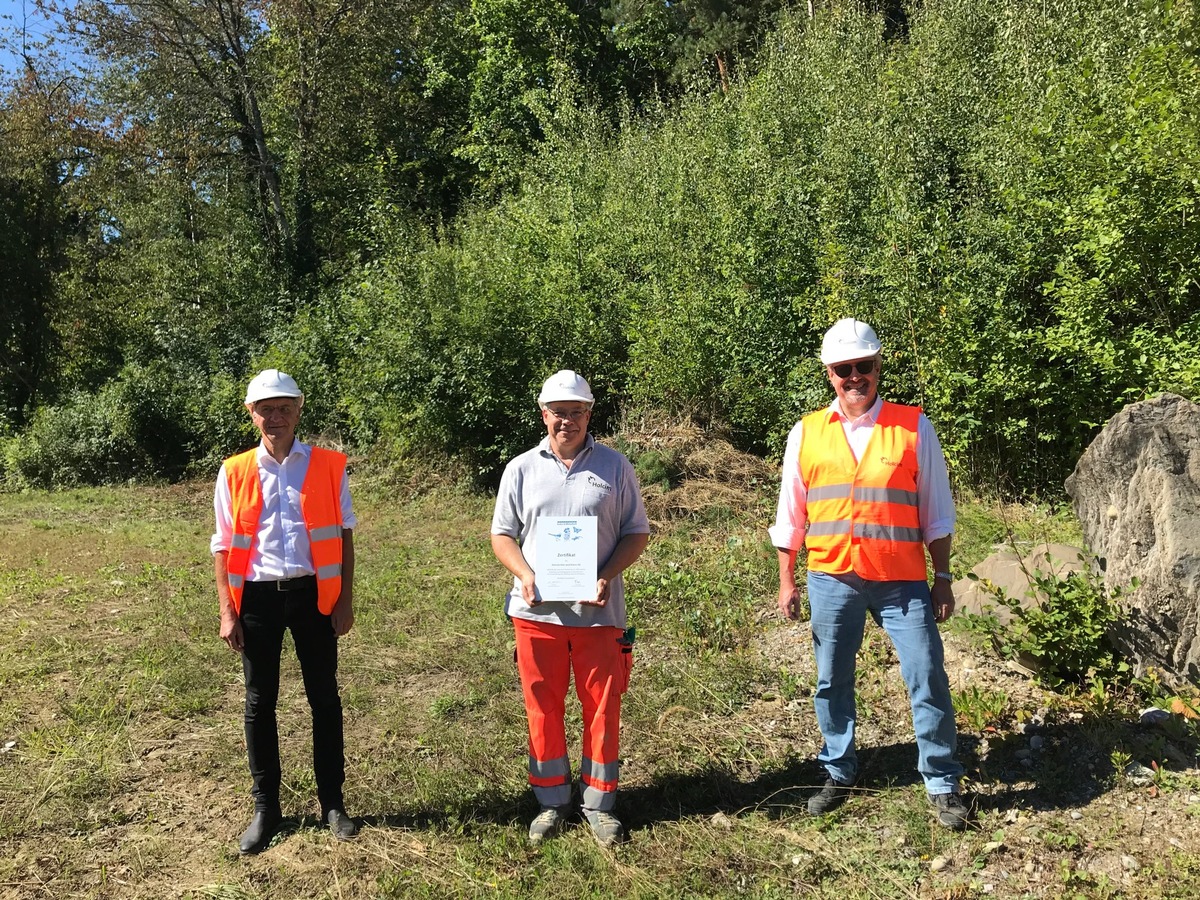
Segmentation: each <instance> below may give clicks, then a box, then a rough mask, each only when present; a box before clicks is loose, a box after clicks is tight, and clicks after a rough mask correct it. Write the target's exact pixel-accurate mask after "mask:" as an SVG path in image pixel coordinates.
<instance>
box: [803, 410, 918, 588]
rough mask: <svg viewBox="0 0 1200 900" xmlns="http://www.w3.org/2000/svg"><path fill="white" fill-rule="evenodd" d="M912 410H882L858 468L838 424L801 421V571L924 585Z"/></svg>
mask: <svg viewBox="0 0 1200 900" xmlns="http://www.w3.org/2000/svg"><path fill="white" fill-rule="evenodd" d="M920 416H921V410H920V409H919V408H918V407H915V406H900V405H899V404H895V403H886V402H885V403H884V404H883V408H882V409H881V410H880V412H879V418H878V419H877V420H876V422H875V427H874V428H873V429H872V430H871V438H870V440H869V441H868V443H867V446H866V449H865V450H864V451H863V455H862V459H860V460H858V461H857V462H856V461H855V459H854V453H853V451H851V449H850V444H849V442H848V441H847V440H846V432H845V430H844V429H843V428H842V423H841V420H840V419H839V418H837V417H834V416H832V415H830V413H829V411H828V410H821V411H819V412H815V413H812V414H811V415H808V416H805V417H804V431H803V437H802V441H801V446H800V473H801V477H802V478H803V479H804V483H805V485H806V486H807V489H808V499H807V507H808V531H807V533H806V535H805V539H804V543H805V546H806V547H807V548H808V568H809V569H811V570H812V571H814V572H829V573H832V574H835V575H840V574H845V573H847V572H854V573H855V574H857V575H858V576H859V577H861V578H864V579H866V580H867V581H923V580H924V579H925V577H926V572H925V544H924V542H923V540H922V536H921V521H920V513H919V511H918V507H917V422H918V420H919V419H920Z"/></svg>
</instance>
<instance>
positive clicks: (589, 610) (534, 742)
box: [492, 369, 650, 847]
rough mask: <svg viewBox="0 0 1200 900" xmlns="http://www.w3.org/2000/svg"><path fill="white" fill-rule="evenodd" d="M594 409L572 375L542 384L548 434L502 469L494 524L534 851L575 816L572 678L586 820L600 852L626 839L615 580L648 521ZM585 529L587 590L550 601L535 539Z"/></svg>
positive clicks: (624, 646)
mask: <svg viewBox="0 0 1200 900" xmlns="http://www.w3.org/2000/svg"><path fill="white" fill-rule="evenodd" d="M592 404H593V397H592V391H591V388H590V387H588V383H587V382H586V381H584V379H583V378H581V377H580V376H579V375H577V374H576V373H574V372H572V371H570V370H566V369H564V370H562V371H560V372H556V373H555V374H553V375H551V376H550V377H549V378H548V379H547V380H546V383H545V384H544V385H543V386H542V390H541V393H540V394H539V395H538V405H539V406H540V407H541V411H542V423H543V424H544V425H545V426H546V437H545V438H544V439H543V440H542V442H541V443H540V444H539V445H538V446H537V447H534V448H533V449H532V450H528V451H526V452H525V453H523V454H521V455H520V456H518V457H516V458H515V459H513V460H512V461H511V462H509V464H508V466H507V467H506V468H505V470H504V475H503V477H502V478H501V480H500V489H499V492H498V493H497V496H496V510H495V514H494V515H493V517H492V550H493V551H494V552H495V554H496V558H497V559H499V560H500V562H501V563H503V564H504V566H505V568H507V569H508V570H509V571H510V572H511V573H512V574H513V582H512V588H511V590H509V592H508V595H507V598H506V601H507V606H506V611H507V614H508V616H509V618H510V619H511V620H512V623H513V628H514V632H515V635H516V645H517V668H518V670H519V672H520V676H521V688H522V691H523V693H524V695H525V712H526V716H527V718H528V721H529V783H530V785H531V786H532V787H533V793H534V796H535V797H536V798H537V800H538V802H539V804H540V805H541V812H540V813H539V814H538V815H537V817H536V818H535V819H534V820H533V823H532V824H531V825H530V827H529V840H530V841H531V842H532V843H534V844H538V843H540V842H541V841H543V840H545V839H546V838H548V837H551V836H552V835H555V834H557V833H558V832H559V831H561V830H562V829H563V828H564V827H565V825H566V823H567V818H568V817H569V816H570V813H571V809H570V804H571V762H570V758H569V757H568V755H567V743H566V731H565V726H564V722H563V716H564V704H565V702H566V696H567V688H568V686H569V683H570V679H571V672H572V670H573V671H574V673H575V692H576V694H577V695H578V696H579V701H580V704H581V706H582V707H583V759H582V763H581V766H580V781H581V785H580V787H581V794H582V812H583V816H584V818H585V819H586V821H587V822H588V825H589V826H590V827H591V829H592V834H593V835H594V836H595V838H596V840H597V841H598V842H599V843H600V844H601V846H605V847H607V846H611V845H612V844H616V843H618V842H620V841H622V840H624V836H625V833H624V829H623V827H622V825H621V822H620V820H618V819H617V817H616V816H615V815H614V814H613V809H614V806H615V803H616V791H617V778H618V769H619V766H620V763H619V760H618V748H619V727H620V721H621V695H622V694H623V693H624V692H625V689H626V688H627V687H628V685H629V671H630V667H631V666H632V663H633V654H632V651H633V646H632V645H633V635H632V632H630V631H627V630H626V629H627V622H626V614H625V588H624V584H623V582H622V578H621V573H622V572H624V571H625V569H627V568H628V567H629V566H630V565H632V564H633V562H634V561H635V560H636V559H637V558H638V557H639V556H640V555H641V553H642V551H643V550H645V549H646V543H647V541H648V540H649V535H650V523H649V520H648V519H647V518H646V509H645V507H644V506H643V505H642V495H641V491H640V489H639V487H638V482H637V476H636V475H635V474H634V471H633V466H632V465H630V463H629V460H628V459H626V458H625V457H624V456H623V455H622V454H620V453H618V452H617V451H616V450H613V449H611V448H609V447H606V446H604V445H603V444H598V443H596V441H595V439H594V438H593V437H592V436H591V435H590V434H589V433H588V423H589V422H590V421H591V415H592ZM539 520H543V524H542V527H541V528H539V525H538V523H539ZM551 525H553V527H551ZM585 525H586V526H587V527H585ZM589 527H590V528H594V532H592V533H594V538H592V540H593V541H594V547H595V568H594V569H588V570H587V573H588V574H587V575H586V579H590V578H592V577H594V578H595V582H594V584H593V583H592V582H591V581H590V580H584V581H583V583H581V584H580V585H579V587H578V593H577V594H569V595H568V596H559V595H557V593H555V594H554V595H553V597H554V598H553V599H550V598H548V597H547V596H545V595H544V594H543V587H544V588H546V591H547V593H550V584H551V574H552V573H551V572H550V571H546V570H543V571H542V572H539V571H538V568H539V564H540V562H539V561H544V560H547V559H548V558H549V557H548V556H547V553H548V550H549V544H547V545H546V546H544V547H543V548H542V553H541V554H539V540H542V541H547V542H548V541H557V540H568V541H569V540H571V539H572V538H574V537H575V536H577V535H579V534H586V533H587V532H588V528H589ZM575 529H579V530H578V531H576V530H575ZM551 531H553V534H551V533H550V532H551ZM539 532H540V533H541V536H540V538H539ZM584 540H587V538H586V537H585V538H584ZM576 546H578V545H576ZM575 553H576V550H575V549H574V547H572V548H570V549H569V550H564V552H563V554H562V555H563V556H565V557H567V558H569V559H573V558H574V557H573V556H572V554H575ZM580 555H583V554H580ZM593 572H594V575H592V574H591V573H593Z"/></svg>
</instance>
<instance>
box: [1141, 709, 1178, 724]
mask: <svg viewBox="0 0 1200 900" xmlns="http://www.w3.org/2000/svg"><path fill="white" fill-rule="evenodd" d="M1170 718H1171V714H1170V713H1169V712H1167V711H1166V710H1165V709H1159V708H1158V707H1157V706H1151V707H1149V708H1148V709H1143V710H1142V712H1141V714H1140V715H1139V716H1138V721H1139V722H1141V723H1142V724H1143V725H1161V724H1162V723H1163V722H1166V721H1169V720H1170Z"/></svg>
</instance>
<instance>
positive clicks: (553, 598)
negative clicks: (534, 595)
mask: <svg viewBox="0 0 1200 900" xmlns="http://www.w3.org/2000/svg"><path fill="white" fill-rule="evenodd" d="M597 570H598V563H597V560H596V517H595V516H563V517H561V518H560V517H558V516H539V517H538V520H537V559H536V560H534V572H535V573H536V575H537V588H538V593H539V594H541V599H542V600H543V601H544V602H558V603H592V602H595V600H596V578H597Z"/></svg>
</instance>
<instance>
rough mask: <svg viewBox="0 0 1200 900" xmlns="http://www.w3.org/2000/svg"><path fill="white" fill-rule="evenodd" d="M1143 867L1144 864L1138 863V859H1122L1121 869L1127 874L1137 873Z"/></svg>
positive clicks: (1127, 856) (1129, 857) (1127, 857)
mask: <svg viewBox="0 0 1200 900" xmlns="http://www.w3.org/2000/svg"><path fill="white" fill-rule="evenodd" d="M1141 867H1142V864H1141V863H1140V862H1138V861H1137V857H1135V856H1129V855H1125V856H1122V857H1121V868H1123V869H1124V870H1125V871H1126V872H1136V871H1137V870H1138V869H1140V868H1141Z"/></svg>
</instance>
